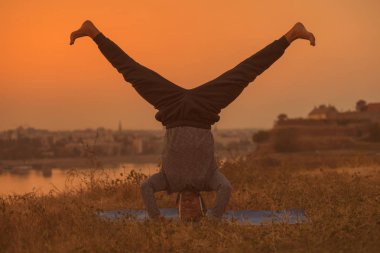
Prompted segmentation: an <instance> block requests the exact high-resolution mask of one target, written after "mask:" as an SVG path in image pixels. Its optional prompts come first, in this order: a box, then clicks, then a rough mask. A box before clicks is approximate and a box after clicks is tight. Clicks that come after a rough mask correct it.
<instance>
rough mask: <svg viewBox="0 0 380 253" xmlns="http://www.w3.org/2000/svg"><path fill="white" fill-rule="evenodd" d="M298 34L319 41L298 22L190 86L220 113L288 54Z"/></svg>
mask: <svg viewBox="0 0 380 253" xmlns="http://www.w3.org/2000/svg"><path fill="white" fill-rule="evenodd" d="M298 38H302V39H308V40H310V43H311V44H312V45H315V39H314V36H313V35H312V33H309V32H308V31H307V30H306V28H305V27H304V26H303V25H302V24H301V23H297V24H296V25H295V26H294V27H293V28H292V29H291V30H290V31H288V33H286V34H285V35H283V36H282V37H281V38H279V39H278V40H275V41H274V42H272V43H271V44H269V45H267V46H266V47H264V48H263V49H261V50H260V51H259V52H257V53H255V54H254V55H252V56H251V57H249V58H247V59H246V60H244V61H243V62H241V63H240V64H238V65H237V66H235V67H234V68H232V69H231V70H229V71H227V72H225V73H223V74H222V75H220V76H219V77H217V78H216V79H214V80H211V81H209V82H207V83H205V84H203V85H201V86H198V87H196V88H194V89H192V90H190V92H191V93H192V95H193V98H194V99H197V100H198V101H199V102H200V103H202V104H203V105H204V106H205V109H208V110H211V111H213V112H215V113H219V112H220V111H221V109H223V108H225V107H226V106H227V105H229V104H230V103H231V102H232V101H234V100H235V99H236V98H237V97H238V96H239V94H240V93H241V92H242V91H243V89H244V88H245V87H246V86H247V85H248V84H249V83H250V82H252V81H253V80H254V79H255V78H256V77H257V76H258V75H260V74H261V73H263V72H264V71H265V70H266V69H268V68H269V67H270V66H271V65H272V64H273V63H274V62H276V61H277V60H278V59H279V58H280V57H281V56H282V55H283V54H284V52H285V49H286V48H287V47H288V46H289V45H290V43H291V42H292V41H294V40H295V39H298Z"/></svg>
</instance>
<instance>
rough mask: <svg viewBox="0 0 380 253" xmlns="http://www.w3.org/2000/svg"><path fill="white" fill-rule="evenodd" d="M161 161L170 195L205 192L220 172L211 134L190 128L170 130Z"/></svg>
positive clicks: (166, 136)
mask: <svg viewBox="0 0 380 253" xmlns="http://www.w3.org/2000/svg"><path fill="white" fill-rule="evenodd" d="M161 158H162V161H161V162H162V165H161V171H162V172H163V173H164V174H165V176H166V180H167V183H168V186H169V189H168V192H178V191H182V190H184V189H185V188H192V189H195V190H198V191H201V190H204V188H205V185H206V183H207V181H208V180H209V179H210V177H211V176H212V174H213V172H214V171H215V170H216V169H217V164H216V161H215V156H214V138H213V135H212V133H211V130H210V129H203V128H196V127H190V126H181V127H173V128H168V129H166V132H165V138H164V149H163V152H162V157H161Z"/></svg>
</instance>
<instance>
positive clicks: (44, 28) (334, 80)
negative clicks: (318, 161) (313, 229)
mask: <svg viewBox="0 0 380 253" xmlns="http://www.w3.org/2000/svg"><path fill="white" fill-rule="evenodd" d="M0 7H1V14H2V15H0V24H2V25H1V28H2V39H1V40H0V47H1V48H2V50H3V53H2V61H0V85H1V86H0V87H1V93H0V94H1V99H0V115H1V118H0V130H1V131H3V130H7V129H14V128H17V127H18V126H20V125H28V126H30V127H33V128H38V129H48V130H61V129H62V130H63V131H64V130H66V129H67V130H71V129H85V128H97V127H105V128H108V129H116V128H117V125H118V122H119V120H121V121H122V124H123V128H124V129H136V130H137V129H140V130H144V129H151V130H155V129H157V130H158V129H162V125H161V123H160V122H158V121H156V120H155V118H154V115H155V113H156V110H155V109H154V108H153V107H152V106H151V105H149V104H148V103H147V102H146V101H145V100H143V99H142V98H141V97H140V96H139V95H138V94H137V92H136V91H135V90H134V89H133V88H132V87H131V85H130V84H129V83H127V82H126V81H125V80H124V79H123V77H122V75H121V74H120V73H118V72H117V70H116V69H114V68H113V67H112V65H111V64H110V63H109V62H108V61H107V60H106V59H105V58H104V56H103V55H102V54H101V53H100V51H99V50H98V48H97V45H96V44H95V43H94V42H93V41H92V40H91V39H90V38H80V39H78V40H77V41H76V42H75V44H74V45H72V46H70V45H69V41H70V34H71V32H72V31H74V30H76V29H78V28H79V27H80V25H81V24H82V23H83V21H85V20H87V19H89V20H92V21H93V22H94V23H95V25H96V26H97V27H98V28H99V29H100V30H101V31H102V32H103V33H104V34H105V35H106V36H107V37H109V38H110V39H111V40H113V41H114V42H115V43H116V44H118V45H119V46H120V47H121V48H122V49H123V50H124V51H125V52H126V53H127V54H129V55H130V56H131V57H132V58H134V59H135V60H136V61H137V62H139V63H141V64H142V65H145V66H147V67H149V68H151V69H152V70H154V71H156V72H158V73H159V74H161V75H162V76H164V77H165V78H167V79H169V80H170V81H173V82H174V83H176V84H178V85H180V86H182V87H185V88H193V87H196V86H198V85H201V84H203V83H205V82H207V81H209V80H211V79H213V78H215V77H217V76H219V75H220V74H222V73H224V72H225V71H227V70H229V69H231V68H232V67H234V66H236V65H237V64H238V63H240V62H241V61H243V60H244V59H246V58H248V57H249V56H251V55H252V54H254V53H255V52H257V51H258V50H260V49H261V48H263V47H264V46H266V45H267V44H269V43H271V42H272V41H273V40H275V39H278V38H279V37H280V36H282V35H283V34H284V33H285V32H287V31H288V30H289V29H290V28H291V27H292V26H293V25H294V23H296V22H297V21H301V22H303V23H304V24H305V26H306V27H307V28H308V29H309V30H310V31H311V32H313V33H314V34H315V36H316V44H317V45H316V47H311V46H310V45H309V43H308V42H307V41H296V42H295V43H294V44H292V45H291V46H290V47H289V48H288V49H287V50H286V52H285V54H284V55H283V56H282V57H281V59H279V60H278V61H277V62H276V63H274V64H273V65H272V66H271V67H270V68H269V69H268V70H267V71H265V72H264V73H263V74H262V75H261V76H259V77H258V78H257V79H256V80H255V81H254V82H252V83H251V84H250V85H249V86H248V87H247V88H246V89H245V90H244V91H243V92H242V94H241V95H240V96H239V97H238V98H237V99H236V100H235V101H234V102H233V103H231V104H230V105H229V106H228V107H227V108H225V109H224V110H223V111H222V112H221V114H220V116H221V120H220V121H219V122H218V123H217V125H218V128H220V129H233V128H235V129H236V128H270V127H272V125H273V121H274V120H275V119H276V118H277V115H278V114H280V113H286V114H287V115H288V117H291V118H293V117H306V116H307V114H308V113H309V112H310V111H311V110H312V109H313V107H314V106H317V105H320V104H332V105H334V106H335V107H336V108H337V109H338V110H340V111H342V110H353V109H354V108H355V103H356V101H358V100H359V99H364V100H366V101H367V102H369V103H370V102H380V97H379V95H378V94H379V92H380V85H379V84H380V71H378V66H380V48H379V47H378V41H379V40H380V30H379V29H378V27H379V25H380V17H379V15H378V10H379V9H380V8H379V7H380V2H379V1H375V0H367V1H365V2H358V1H353V0H348V1H343V0H337V1H327V0H322V1H314V2H305V1H302V0H294V1H288V2H287V3H285V2H278V1H266V2H265V3H264V2H262V1H248V0H240V1H234V2H230V1H216V0H210V1H200V0H198V1H191V2H178V1H174V0H166V1H153V0H151V1H136V0H134V1H127V2H126V1H121V0H120V1H109V2H106V3H104V2H96V3H94V2H93V1H81V2H76V1H65V2H59V3H58V2H51V1H38V2H29V1H21V0H16V1H8V2H2V3H0ZM153 42H154V43H153Z"/></svg>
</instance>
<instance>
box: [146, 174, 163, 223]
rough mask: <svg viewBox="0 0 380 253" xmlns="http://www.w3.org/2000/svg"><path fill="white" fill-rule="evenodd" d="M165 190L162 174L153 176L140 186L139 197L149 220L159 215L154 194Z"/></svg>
mask: <svg viewBox="0 0 380 253" xmlns="http://www.w3.org/2000/svg"><path fill="white" fill-rule="evenodd" d="M165 190H167V184H166V179H165V176H164V174H163V173H162V172H158V173H156V174H153V175H152V176H150V177H148V178H147V179H146V180H145V181H144V182H143V183H142V184H141V186H140V191H141V197H142V199H143V202H144V205H145V208H146V210H147V212H148V215H149V217H150V218H155V217H158V216H159V215H160V210H159V209H158V207H157V203H156V199H155V197H154V193H155V192H159V191H165Z"/></svg>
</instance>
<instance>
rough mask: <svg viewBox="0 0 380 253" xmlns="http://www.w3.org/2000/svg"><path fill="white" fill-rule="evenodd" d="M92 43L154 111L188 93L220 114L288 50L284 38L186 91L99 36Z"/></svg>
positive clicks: (204, 106)
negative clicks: (95, 44) (96, 45)
mask: <svg viewBox="0 0 380 253" xmlns="http://www.w3.org/2000/svg"><path fill="white" fill-rule="evenodd" d="M94 41H95V42H96V43H97V44H98V46H99V49H100V51H101V52H102V54H103V55H104V56H105V57H106V58H107V59H108V61H109V62H110V63H111V64H112V65H113V66H114V67H115V68H116V69H117V70H118V72H119V73H121V74H122V75H123V77H124V79H125V80H126V81H127V82H129V83H131V84H132V85H133V87H134V88H135V89H136V91H137V92H138V93H139V94H140V95H141V96H142V97H143V98H144V99H145V100H146V101H148V102H149V103H150V104H151V105H153V106H154V107H155V108H156V109H158V110H160V109H161V108H162V107H163V106H165V105H170V104H175V102H177V101H178V100H179V99H182V98H184V97H185V96H184V95H185V93H188V94H190V99H192V98H193V99H196V100H197V102H200V103H202V106H203V108H205V109H211V110H212V111H213V112H220V110H221V109H223V108H225V107H226V106H227V105H228V104H230V103H231V102H232V101H233V100H235V99H236V98H237V97H238V96H239V94H240V93H241V92H242V91H243V89H244V88H245V87H246V86H247V85H248V84H249V83H250V82H252V81H253V80H254V79H255V78H256V77H257V76H258V75H260V74H261V73H262V72H264V71H265V70H266V69H267V68H269V67H270V66H271V65H272V64H273V63H274V62H275V61H276V60H277V59H279V58H280V57H281V56H282V55H283V53H284V51H285V49H286V48H287V47H288V46H289V42H288V41H287V40H286V38H285V36H282V37H281V38H280V39H278V40H275V41H273V42H272V43H271V44H269V45H267V46H266V47H264V48H263V49H261V50H260V51H258V52H257V53H255V54H254V55H252V56H250V57H249V58H247V59H245V60H244V61H242V62H241V63H239V64H238V65H237V66H235V67H234V68H232V69H230V70H228V71H227V72H225V73H223V74H221V75H220V76H218V77H217V78H215V79H213V80H211V81H209V82H207V83H205V84H202V85H200V86H198V87H196V88H193V89H185V88H182V87H180V86H178V85H176V84H174V83H172V82H170V81H169V80H167V79H165V78H164V77H162V76H161V75H159V74H158V73H156V72H155V71H153V70H151V69H149V68H147V67H145V66H143V65H141V64H139V63H137V62H136V61H135V60H133V59H132V58H131V57H130V56H129V55H127V54H126V53H125V52H124V51H123V50H122V49H121V48H120V47H119V46H117V45H116V44H115V43H114V42H113V41H112V40H110V39H109V38H107V37H105V36H104V35H103V34H102V33H100V34H99V35H98V36H96V37H95V38H94ZM187 99H189V96H187Z"/></svg>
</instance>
